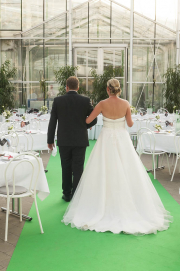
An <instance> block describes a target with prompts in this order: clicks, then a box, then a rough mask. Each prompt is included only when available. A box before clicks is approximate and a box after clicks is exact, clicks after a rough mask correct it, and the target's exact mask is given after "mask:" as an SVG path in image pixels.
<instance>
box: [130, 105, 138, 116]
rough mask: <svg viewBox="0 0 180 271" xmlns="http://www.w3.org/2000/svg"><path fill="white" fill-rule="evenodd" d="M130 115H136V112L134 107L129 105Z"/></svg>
mask: <svg viewBox="0 0 180 271" xmlns="http://www.w3.org/2000/svg"><path fill="white" fill-rule="evenodd" d="M130 109H131V114H137V110H136V108H135V107H134V106H132V105H130Z"/></svg>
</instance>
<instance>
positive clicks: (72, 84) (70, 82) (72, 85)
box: [66, 76, 79, 90]
mask: <svg viewBox="0 0 180 271" xmlns="http://www.w3.org/2000/svg"><path fill="white" fill-rule="evenodd" d="M66 85H67V86H68V87H69V89H70V90H77V89H78V87H79V80H78V78H77V77H76V76H70V77H69V78H68V79H67V80H66Z"/></svg>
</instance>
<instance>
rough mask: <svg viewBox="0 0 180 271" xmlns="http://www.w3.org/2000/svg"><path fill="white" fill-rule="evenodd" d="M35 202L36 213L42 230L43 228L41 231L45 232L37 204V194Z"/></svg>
mask: <svg viewBox="0 0 180 271" xmlns="http://www.w3.org/2000/svg"><path fill="white" fill-rule="evenodd" d="M34 202H35V206H36V213H37V217H38V221H39V226H40V230H41V233H44V231H43V227H42V223H41V218H40V215H39V210H38V206H37V200H36V195H34Z"/></svg>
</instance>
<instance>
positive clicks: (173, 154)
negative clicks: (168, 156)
mask: <svg viewBox="0 0 180 271" xmlns="http://www.w3.org/2000/svg"><path fill="white" fill-rule="evenodd" d="M173 164H174V153H173V157H172V164H171V166H173Z"/></svg>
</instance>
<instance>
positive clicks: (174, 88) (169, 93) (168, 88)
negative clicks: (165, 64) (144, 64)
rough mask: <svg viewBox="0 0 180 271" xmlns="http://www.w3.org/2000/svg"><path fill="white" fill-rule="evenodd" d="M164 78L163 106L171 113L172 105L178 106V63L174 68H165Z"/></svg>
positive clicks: (179, 75)
mask: <svg viewBox="0 0 180 271" xmlns="http://www.w3.org/2000/svg"><path fill="white" fill-rule="evenodd" d="M164 78H165V83H164V89H163V94H164V97H165V99H166V102H165V103H164V107H165V108H166V109H167V110H168V111H169V112H170V113H172V112H173V107H174V106H176V108H179V107H180V65H178V66H175V68H174V69H172V68H169V69H167V72H166V73H165V74H164Z"/></svg>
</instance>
